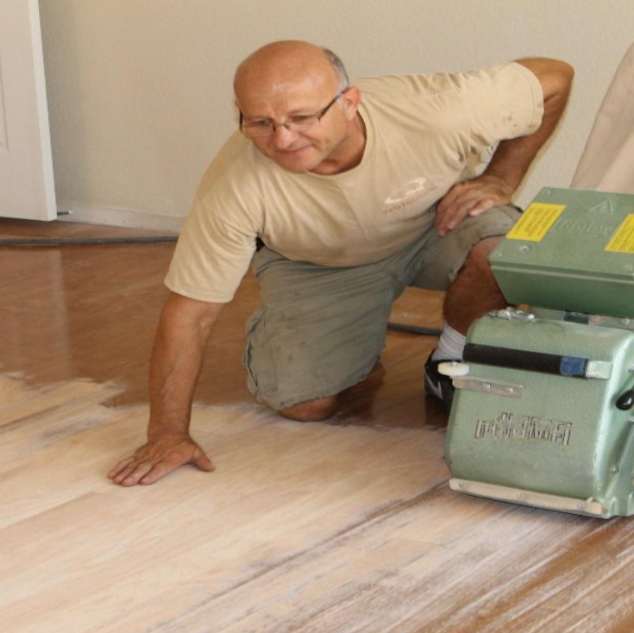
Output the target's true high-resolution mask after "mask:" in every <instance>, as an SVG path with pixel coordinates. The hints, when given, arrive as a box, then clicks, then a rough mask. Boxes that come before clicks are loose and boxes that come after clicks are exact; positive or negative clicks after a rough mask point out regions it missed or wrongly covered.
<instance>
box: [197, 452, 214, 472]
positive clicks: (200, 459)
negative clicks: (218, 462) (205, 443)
mask: <svg viewBox="0 0 634 633" xmlns="http://www.w3.org/2000/svg"><path fill="white" fill-rule="evenodd" d="M193 464H194V465H195V466H196V467H198V468H200V470H204V471H206V472H209V473H210V472H211V471H212V470H216V467H215V466H214V465H213V462H212V461H211V460H210V459H209V457H207V455H205V453H204V452H203V451H202V450H197V451H196V454H195V455H194V459H193Z"/></svg>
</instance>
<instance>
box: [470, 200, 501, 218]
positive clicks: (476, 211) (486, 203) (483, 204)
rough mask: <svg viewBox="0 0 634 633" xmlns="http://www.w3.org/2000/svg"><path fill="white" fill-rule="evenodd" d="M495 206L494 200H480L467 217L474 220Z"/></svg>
mask: <svg viewBox="0 0 634 633" xmlns="http://www.w3.org/2000/svg"><path fill="white" fill-rule="evenodd" d="M493 206H495V200H492V199H491V198H487V199H486V200H482V201H480V202H478V203H477V204H476V205H475V206H474V207H473V208H472V209H471V210H470V211H469V216H470V217H472V218H475V217H476V216H477V215H480V214H481V213H484V212H485V211H488V210H489V209H490V208H491V207H493Z"/></svg>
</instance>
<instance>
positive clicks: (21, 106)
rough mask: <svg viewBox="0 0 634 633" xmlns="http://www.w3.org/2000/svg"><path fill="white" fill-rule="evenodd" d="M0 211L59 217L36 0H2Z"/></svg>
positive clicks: (33, 217)
mask: <svg viewBox="0 0 634 633" xmlns="http://www.w3.org/2000/svg"><path fill="white" fill-rule="evenodd" d="M0 216H1V217H6V218H25V219H31V220H53V219H55V218H56V217H57V209H56V204H55V186H54V182H53V160H52V156H51V140H50V134H49V126H48V112H47V106H46V87H45V84H44V61H43V57H42V36H41V33H40V12H39V6H38V0H0Z"/></svg>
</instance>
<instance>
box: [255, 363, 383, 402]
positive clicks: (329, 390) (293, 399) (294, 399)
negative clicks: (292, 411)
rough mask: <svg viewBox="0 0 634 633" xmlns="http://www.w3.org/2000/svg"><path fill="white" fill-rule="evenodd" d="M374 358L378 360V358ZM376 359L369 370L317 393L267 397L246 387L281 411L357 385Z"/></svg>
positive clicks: (261, 400)
mask: <svg viewBox="0 0 634 633" xmlns="http://www.w3.org/2000/svg"><path fill="white" fill-rule="evenodd" d="M376 360H378V358H377V359H376ZM376 360H375V361H374V363H373V364H372V367H371V368H370V369H369V370H363V371H359V372H356V373H355V374H353V376H351V377H350V378H348V379H347V380H344V381H343V382H341V383H340V385H339V386H337V387H334V386H333V387H332V388H325V389H321V390H320V391H318V392H317V393H312V394H309V395H307V394H303V395H301V396H294V397H287V398H279V397H271V398H267V397H265V396H264V395H263V394H262V393H260V392H258V391H257V390H255V391H254V390H253V389H251V386H252V385H251V384H249V385H248V388H249V391H250V392H251V394H252V395H253V396H254V397H255V398H256V399H257V400H258V402H262V403H263V404H266V405H267V406H269V407H271V409H273V410H274V411H283V410H284V409H288V408H290V407H294V406H296V405H298V404H302V403H303V402H311V401H312V400H318V399H319V398H329V397H331V396H337V395H339V394H340V393H342V392H343V391H345V390H346V389H349V388H350V387H354V386H355V385H358V384H359V383H360V382H362V381H364V380H365V379H366V378H367V377H368V376H369V375H370V372H371V371H372V369H373V368H374V365H375V364H376Z"/></svg>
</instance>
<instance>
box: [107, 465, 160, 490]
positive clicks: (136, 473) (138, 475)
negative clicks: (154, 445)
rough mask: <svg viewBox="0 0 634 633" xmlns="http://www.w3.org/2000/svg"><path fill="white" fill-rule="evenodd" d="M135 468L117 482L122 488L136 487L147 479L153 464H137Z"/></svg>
mask: <svg viewBox="0 0 634 633" xmlns="http://www.w3.org/2000/svg"><path fill="white" fill-rule="evenodd" d="M134 466H135V468H130V469H129V471H128V472H126V473H125V474H124V475H122V476H121V477H119V478H118V480H117V479H115V481H116V482H117V483H120V484H121V485H122V486H136V484H138V483H139V481H141V479H143V477H145V475H147V474H148V473H149V472H150V471H151V470H152V468H153V464H152V463H149V462H143V463H141V464H135V465H134Z"/></svg>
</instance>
